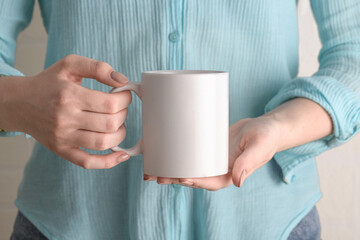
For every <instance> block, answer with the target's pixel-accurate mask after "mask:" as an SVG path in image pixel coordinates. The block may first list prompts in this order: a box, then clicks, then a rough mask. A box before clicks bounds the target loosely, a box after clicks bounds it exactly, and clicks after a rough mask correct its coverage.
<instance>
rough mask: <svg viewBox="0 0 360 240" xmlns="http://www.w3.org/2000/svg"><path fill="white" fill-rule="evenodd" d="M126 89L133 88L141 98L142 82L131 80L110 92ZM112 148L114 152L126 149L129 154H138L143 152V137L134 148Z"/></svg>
mask: <svg viewBox="0 0 360 240" xmlns="http://www.w3.org/2000/svg"><path fill="white" fill-rule="evenodd" d="M126 90H131V91H133V92H135V93H136V95H138V97H139V98H140V99H141V83H140V82H129V83H128V84H127V85H125V86H123V87H118V88H113V89H112V90H111V91H110V93H117V92H122V91H126ZM110 149H111V150H112V151H113V152H118V151H124V152H126V153H127V154H129V155H130V156H136V155H139V154H142V138H141V139H140V140H139V141H138V142H137V144H136V145H135V146H133V147H132V148H121V147H119V146H116V147H113V148H110Z"/></svg>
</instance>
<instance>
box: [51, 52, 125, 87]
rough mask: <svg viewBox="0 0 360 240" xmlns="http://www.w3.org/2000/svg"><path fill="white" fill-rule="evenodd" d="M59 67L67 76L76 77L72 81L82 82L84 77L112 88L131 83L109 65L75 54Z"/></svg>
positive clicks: (60, 63) (61, 61) (67, 57)
mask: <svg viewBox="0 0 360 240" xmlns="http://www.w3.org/2000/svg"><path fill="white" fill-rule="evenodd" d="M58 65H59V67H60V68H61V71H62V72H64V73H65V74H66V75H72V76H74V78H70V79H71V80H74V81H76V82H79V81H80V82H81V78H83V77H85V78H93V79H96V80H97V81H99V82H101V83H104V84H106V85H109V86H112V87H121V86H124V85H125V84H126V83H128V82H129V80H128V79H127V78H126V77H125V76H124V75H123V74H121V73H119V72H114V69H113V68H112V67H111V66H110V65H109V64H108V63H106V62H101V61H97V60H94V59H91V58H87V57H83V56H79V55H75V54H70V55H68V56H66V57H65V58H63V59H62V60H60V61H59V64H58Z"/></svg>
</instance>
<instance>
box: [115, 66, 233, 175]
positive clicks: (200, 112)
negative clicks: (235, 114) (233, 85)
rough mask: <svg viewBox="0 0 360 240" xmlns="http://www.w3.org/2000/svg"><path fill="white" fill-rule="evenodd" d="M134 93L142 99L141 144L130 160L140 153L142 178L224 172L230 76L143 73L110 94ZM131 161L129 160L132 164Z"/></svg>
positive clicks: (201, 72) (189, 72)
mask: <svg viewBox="0 0 360 240" xmlns="http://www.w3.org/2000/svg"><path fill="white" fill-rule="evenodd" d="M124 90H132V91H134V92H135V93H136V94H137V95H138V96H139V97H140V98H141V100H142V102H143V103H142V139H141V140H140V141H139V142H138V143H137V144H136V145H135V146H134V147H132V148H130V149H122V148H120V147H114V148H112V150H113V151H120V150H122V151H125V152H127V153H128V154H129V155H130V156H134V155H138V154H143V163H144V165H143V170H144V173H145V174H148V175H152V176H159V177H173V178H189V177H191V178H193V177H210V176H217V175H222V174H226V173H227V172H228V151H229V74H228V72H222V71H204V70H162V71H149V72H143V73H142V81H141V82H129V83H128V84H127V85H126V86H124V87H120V88H114V89H113V90H111V92H119V91H124ZM130 161H131V160H130Z"/></svg>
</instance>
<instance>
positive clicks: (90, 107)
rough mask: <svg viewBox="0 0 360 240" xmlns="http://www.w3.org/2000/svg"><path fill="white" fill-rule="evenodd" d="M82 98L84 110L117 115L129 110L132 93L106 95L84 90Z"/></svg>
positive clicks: (81, 92)
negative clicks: (126, 109)
mask: <svg viewBox="0 0 360 240" xmlns="http://www.w3.org/2000/svg"><path fill="white" fill-rule="evenodd" d="M80 98H81V100H82V101H81V104H80V105H81V106H80V108H81V109H82V110H84V111H90V112H97V113H117V112H119V111H121V110H123V109H125V108H127V107H128V106H129V105H130V103H131V93H130V91H123V92H118V93H105V92H100V91H96V90H91V89H87V88H82V91H80Z"/></svg>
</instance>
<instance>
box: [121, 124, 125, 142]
mask: <svg viewBox="0 0 360 240" xmlns="http://www.w3.org/2000/svg"><path fill="white" fill-rule="evenodd" d="M120 134H121V141H123V140H124V139H125V138H126V128H125V127H121V129H120Z"/></svg>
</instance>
